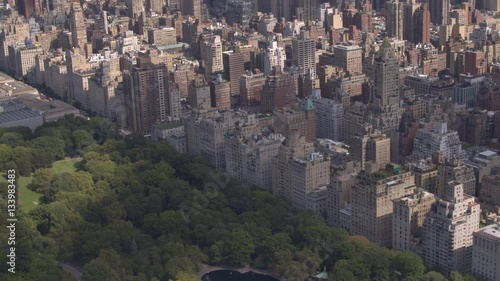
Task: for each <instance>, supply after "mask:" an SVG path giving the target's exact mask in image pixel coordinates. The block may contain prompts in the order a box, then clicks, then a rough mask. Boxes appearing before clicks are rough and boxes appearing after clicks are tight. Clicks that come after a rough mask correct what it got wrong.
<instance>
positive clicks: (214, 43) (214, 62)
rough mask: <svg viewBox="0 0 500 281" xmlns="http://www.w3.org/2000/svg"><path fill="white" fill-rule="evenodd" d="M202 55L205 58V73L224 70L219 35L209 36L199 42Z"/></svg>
mask: <svg viewBox="0 0 500 281" xmlns="http://www.w3.org/2000/svg"><path fill="white" fill-rule="evenodd" d="M201 52H202V53H203V54H202V57H204V58H205V60H206V71H207V74H212V73H215V72H222V71H224V64H223V63H222V41H221V38H220V36H219V35H213V36H211V37H210V38H209V39H208V41H205V42H203V43H202V44H201Z"/></svg>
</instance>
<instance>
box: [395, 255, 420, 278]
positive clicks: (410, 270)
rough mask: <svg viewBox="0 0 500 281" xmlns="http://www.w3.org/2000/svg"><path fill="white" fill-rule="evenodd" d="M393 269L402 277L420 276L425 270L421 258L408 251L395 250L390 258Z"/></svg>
mask: <svg viewBox="0 0 500 281" xmlns="http://www.w3.org/2000/svg"><path fill="white" fill-rule="evenodd" d="M392 264H393V269H394V270H396V271H398V272H400V273H401V274H402V275H403V277H411V276H421V275H422V274H424V272H425V266H424V263H423V261H422V259H421V258H420V257H419V256H417V255H415V254H413V253H410V252H397V254H396V255H395V256H394V258H393V259H392Z"/></svg>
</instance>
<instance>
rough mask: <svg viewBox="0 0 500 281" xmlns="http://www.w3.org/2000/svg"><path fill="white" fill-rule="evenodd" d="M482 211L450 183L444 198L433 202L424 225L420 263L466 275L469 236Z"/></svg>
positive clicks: (461, 189) (470, 242) (477, 227)
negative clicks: (421, 261) (422, 261)
mask: <svg viewBox="0 0 500 281" xmlns="http://www.w3.org/2000/svg"><path fill="white" fill-rule="evenodd" d="M480 213H481V209H480V206H479V204H478V203H476V202H475V200H474V197H472V196H469V195H466V194H464V189H463V185H462V184H461V183H457V182H449V183H448V185H447V187H446V191H445V195H444V196H443V197H442V198H440V199H439V200H437V201H436V203H435V204H434V205H433V206H432V210H431V211H430V212H429V214H428V215H427V218H426V219H425V221H424V225H423V260H424V262H425V263H426V265H427V267H429V268H433V267H439V268H440V269H442V270H443V271H444V272H445V273H446V274H450V273H451V272H452V271H459V272H469V271H470V270H471V265H472V234H473V233H474V232H475V231H477V230H479V216H480Z"/></svg>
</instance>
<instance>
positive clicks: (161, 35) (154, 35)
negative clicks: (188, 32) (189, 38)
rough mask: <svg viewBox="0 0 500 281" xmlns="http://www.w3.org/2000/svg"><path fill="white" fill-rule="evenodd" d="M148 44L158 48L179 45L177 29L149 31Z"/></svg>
mask: <svg viewBox="0 0 500 281" xmlns="http://www.w3.org/2000/svg"><path fill="white" fill-rule="evenodd" d="M148 43H149V44H154V45H156V46H158V47H160V46H168V45H175V44H177V34H176V31H175V28H173V27H164V28H155V29H149V30H148Z"/></svg>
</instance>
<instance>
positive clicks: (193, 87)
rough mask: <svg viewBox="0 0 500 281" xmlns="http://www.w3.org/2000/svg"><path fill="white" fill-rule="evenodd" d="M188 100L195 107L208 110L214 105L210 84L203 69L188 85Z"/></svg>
mask: <svg viewBox="0 0 500 281" xmlns="http://www.w3.org/2000/svg"><path fill="white" fill-rule="evenodd" d="M188 102H189V104H190V105H191V107H192V108H193V109H205V110H208V109H210V107H211V106H212V101H211V99H210V85H208V83H207V80H206V79H205V74H204V73H203V71H202V70H198V72H197V73H196V75H195V77H194V80H192V81H191V83H190V84H189V86H188Z"/></svg>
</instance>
